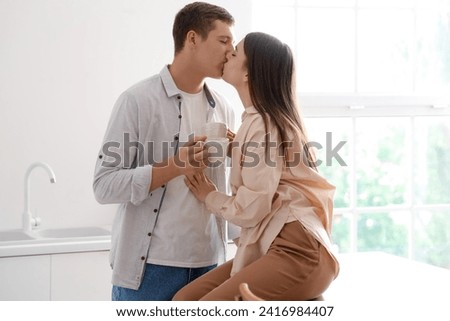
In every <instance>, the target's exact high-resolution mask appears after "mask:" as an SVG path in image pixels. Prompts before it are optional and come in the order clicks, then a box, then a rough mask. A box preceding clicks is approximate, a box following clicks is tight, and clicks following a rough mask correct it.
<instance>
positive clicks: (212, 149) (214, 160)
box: [205, 138, 229, 166]
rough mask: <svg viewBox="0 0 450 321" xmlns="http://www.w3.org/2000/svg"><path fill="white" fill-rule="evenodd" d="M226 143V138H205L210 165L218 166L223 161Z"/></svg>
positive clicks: (226, 148) (225, 153)
mask: <svg viewBox="0 0 450 321" xmlns="http://www.w3.org/2000/svg"><path fill="white" fill-rule="evenodd" d="M228 144H229V140H228V138H214V139H207V140H206V142H205V147H206V150H207V151H208V161H209V163H210V164H211V165H212V166H218V165H220V164H221V163H223V162H224V161H225V157H226V156H227V150H228Z"/></svg>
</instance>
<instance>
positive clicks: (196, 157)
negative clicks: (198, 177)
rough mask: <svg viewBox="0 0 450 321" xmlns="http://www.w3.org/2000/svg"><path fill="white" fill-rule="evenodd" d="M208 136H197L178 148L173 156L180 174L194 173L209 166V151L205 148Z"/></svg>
mask: <svg viewBox="0 0 450 321" xmlns="http://www.w3.org/2000/svg"><path fill="white" fill-rule="evenodd" d="M205 140H206V136H195V137H194V138H193V139H191V140H190V141H189V142H187V143H186V144H184V145H183V146H182V147H180V149H179V150H178V153H177V155H175V156H174V157H173V161H174V164H175V166H176V167H177V169H178V171H179V173H180V175H193V174H195V173H197V172H199V171H202V170H203V169H204V168H206V166H208V152H207V150H206V148H205Z"/></svg>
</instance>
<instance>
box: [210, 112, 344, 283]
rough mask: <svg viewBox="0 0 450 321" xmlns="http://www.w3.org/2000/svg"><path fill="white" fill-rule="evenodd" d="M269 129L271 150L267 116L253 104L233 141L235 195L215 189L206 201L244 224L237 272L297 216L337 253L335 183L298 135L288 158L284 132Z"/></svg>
mask: <svg viewBox="0 0 450 321" xmlns="http://www.w3.org/2000/svg"><path fill="white" fill-rule="evenodd" d="M268 132H269V133H270V136H269V137H270V140H269V141H270V143H269V150H268V153H267V154H266V147H265V141H266V139H265V136H266V130H265V126H264V120H263V118H262V116H261V115H260V114H259V113H258V111H257V110H256V109H255V108H254V107H247V108H246V110H245V112H244V113H243V115H242V125H241V127H240V128H239V130H238V132H237V133H236V137H235V140H234V142H233V145H232V147H233V150H232V157H231V161H232V165H231V171H230V185H231V191H232V195H231V196H229V195H226V194H223V193H220V192H211V193H209V194H208V196H207V197H206V200H205V203H206V206H207V208H208V209H209V210H211V211H212V212H213V213H215V214H216V215H219V216H221V217H223V218H224V219H226V220H228V221H229V222H231V223H233V224H236V225H238V226H241V228H242V229H241V235H240V238H239V245H238V249H237V252H236V256H235V258H234V262H233V268H232V271H231V275H233V274H234V273H236V272H237V271H239V270H240V269H242V268H243V267H244V266H247V265H248V264H250V263H251V262H253V261H255V260H257V259H258V258H259V257H261V256H262V255H264V254H265V253H267V251H268V249H269V246H270V244H271V243H272V242H273V240H274V239H275V237H276V236H277V235H278V233H279V232H280V231H281V229H282V227H283V225H284V224H286V223H288V222H292V221H295V220H298V221H300V222H301V223H302V224H303V225H304V226H305V228H306V229H307V230H308V231H309V232H311V233H312V235H313V236H314V237H315V238H316V239H317V241H319V242H320V243H321V244H322V245H323V246H325V248H326V249H327V250H328V251H329V252H330V254H331V255H332V256H333V257H334V258H335V256H334V255H333V253H332V244H331V240H330V235H331V223H332V216H333V196H334V191H335V187H334V186H333V185H331V184H330V183H328V182H327V180H325V178H323V177H322V176H320V174H318V173H317V172H316V171H315V170H314V169H311V168H310V167H308V166H306V165H305V164H304V163H303V161H302V159H303V158H302V157H301V156H300V155H301V151H302V147H301V144H300V143H299V141H298V139H297V138H295V139H293V142H292V146H293V147H292V148H289V156H288V158H289V160H290V163H286V162H285V159H284V157H283V156H282V155H280V152H279V148H278V146H279V144H280V142H281V140H280V138H279V137H280V136H279V134H278V131H277V129H276V127H275V126H274V125H273V124H272V123H270V122H269V128H268ZM268 155H270V157H268ZM335 260H336V258H335ZM336 268H338V264H337V261H336Z"/></svg>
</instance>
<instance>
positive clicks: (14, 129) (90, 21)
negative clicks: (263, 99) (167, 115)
mask: <svg viewBox="0 0 450 321" xmlns="http://www.w3.org/2000/svg"><path fill="white" fill-rule="evenodd" d="M189 2H191V1H181V0H173V1H163V0H161V1H153V0H152V1H151V0H77V1H72V0H39V1H34V0H0V124H1V125H0V137H1V150H0V178H1V182H2V183H1V185H0V229H9V228H19V227H20V226H21V213H22V211H23V179H24V174H25V171H26V169H27V167H28V166H29V165H30V164H31V163H32V162H35V161H44V162H47V163H48V164H50V165H51V166H52V168H53V170H54V171H55V174H56V179H57V183H56V184H50V183H49V181H48V179H47V175H46V174H45V172H44V171H42V170H41V169H36V171H35V172H34V173H33V175H32V185H31V188H32V193H31V209H32V210H36V211H37V213H38V215H39V216H40V217H41V218H42V226H43V227H69V226H83V225H105V224H110V223H111V221H112V218H113V214H114V213H115V207H116V206H115V205H99V204H97V202H96V201H95V199H94V196H93V193H92V174H93V166H94V163H95V161H96V157H97V151H98V149H99V147H100V143H101V140H102V137H103V134H104V130H105V127H106V124H107V121H108V119H109V116H110V112H111V108H112V106H113V104H114V102H115V100H116V98H117V97H118V95H119V94H120V93H121V92H122V91H123V90H125V89H126V88H128V87H129V86H131V85H132V84H134V83H136V82H137V81H139V80H141V79H143V78H146V77H148V76H150V75H152V74H154V73H158V72H159V71H160V69H161V68H162V66H163V65H164V64H167V63H170V62H171V61H172V57H173V55H172V52H173V44H172V36H171V27H172V23H173V18H174V16H175V14H176V12H177V11H178V10H179V9H180V8H181V7H182V6H184V5H185V4H186V3H189ZM210 2H211V3H215V4H219V5H222V6H224V7H226V8H227V9H228V10H229V11H230V12H231V13H232V14H233V15H234V16H235V18H236V20H237V24H236V27H235V33H236V38H237V39H240V38H241V37H242V36H243V35H244V34H245V33H246V32H248V31H249V30H250V23H251V21H250V19H251V15H250V7H251V4H250V0H245V1H242V0H231V1H225V0H223V1H210ZM213 86H214V87H216V88H218V89H219V90H221V91H222V92H223V93H224V94H226V95H227V96H228V97H229V99H230V101H231V102H232V103H233V104H234V105H235V106H237V107H236V110H237V114H238V116H239V115H240V113H241V111H242V109H241V106H240V103H239V100H238V99H237V95H236V94H235V92H234V90H233V89H231V87H229V86H228V85H226V84H223V83H222V82H219V81H214V82H213Z"/></svg>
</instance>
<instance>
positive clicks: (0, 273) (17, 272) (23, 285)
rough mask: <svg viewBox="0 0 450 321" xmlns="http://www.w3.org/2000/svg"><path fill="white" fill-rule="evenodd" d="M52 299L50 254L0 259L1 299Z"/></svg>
mask: <svg viewBox="0 0 450 321" xmlns="http://www.w3.org/2000/svg"><path fill="white" fill-rule="evenodd" d="M31 300H36V301H47V300H50V255H36V256H20V257H8V258H1V259H0V301H31Z"/></svg>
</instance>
